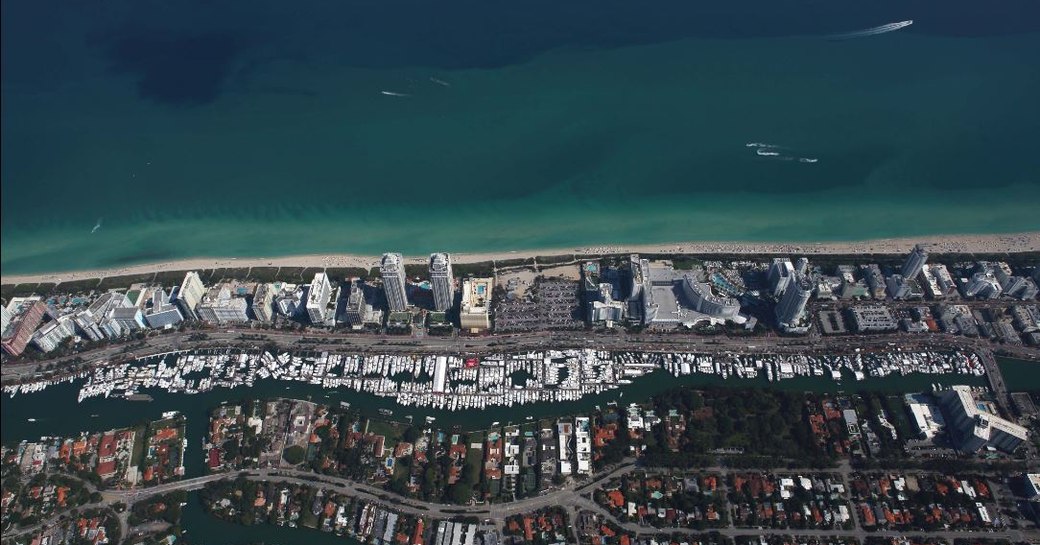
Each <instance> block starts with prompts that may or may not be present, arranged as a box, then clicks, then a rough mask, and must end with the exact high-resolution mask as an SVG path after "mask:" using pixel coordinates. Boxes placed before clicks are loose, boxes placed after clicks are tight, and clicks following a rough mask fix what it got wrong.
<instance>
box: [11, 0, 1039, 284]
mask: <svg viewBox="0 0 1040 545" xmlns="http://www.w3.org/2000/svg"><path fill="white" fill-rule="evenodd" d="M189 5H190V6H191V8H192V9H188V8H185V7H181V8H178V7H172V6H171V5H166V4H158V3H148V2H145V3H132V4H130V3H115V4H111V5H105V6H101V7H99V6H96V5H94V4H90V5H87V4H70V5H69V7H68V8H67V9H66V10H59V11H57V12H55V11H54V10H49V9H44V8H43V7H41V6H40V5H39V4H37V3H28V2H13V3H12V2H6V3H5V4H4V6H3V10H4V14H3V15H4V16H3V45H4V48H3V49H4V52H3V59H4V65H3V66H4V72H3V116H2V128H3V138H2V156H3V161H2V189H3V198H2V212H3V213H2V223H3V230H2V245H0V263H2V266H3V272H4V273H11V274H13V273H27V272H36V271H46V270H69V269H82V268H93V267H108V266H117V265H122V264H130V263H138V262H147V261H155V260H165V259H173V258H179V257H192V256H276V255H290V254H302V253H320V252H339V253H369V254H371V253H378V252H382V251H385V250H390V249H393V250H398V251H403V252H406V253H422V252H428V251H432V250H437V249H446V250H450V251H499V250H514V249H529V248H546V247H578V246H582V245H599V244H610V243H654V242H669V241H680V240H747V241H771V240H774V241H775V240H797V241H810V240H852V239H869V238H878V237H891V236H922V237H927V236H928V235H935V234H960V233H993V232H1011V231H1022V230H1036V229H1040V214H1038V213H1037V210H1040V153H1037V144H1038V141H1037V136H1036V134H1037V133H1036V128H1037V127H1038V126H1040V101H1037V100H1036V98H1035V97H1037V96H1040V68H1038V65H1037V63H1036V56H1035V52H1036V51H1037V50H1038V48H1040V33H1038V32H1037V28H1034V27H1035V26H1036V25H1035V23H1034V24H1033V27H1031V26H1030V23H1028V20H1030V17H1031V16H1032V15H1036V14H1035V13H1029V10H1032V11H1035V7H1032V8H1031V7H1028V6H1029V4H1027V3H1014V2H1012V3H1010V4H1008V6H1010V7H1008V6H1005V7H1004V8H1002V9H1003V10H1004V11H1003V12H997V11H995V10H991V11H986V12H984V13H983V14H982V15H979V14H977V13H975V12H972V11H971V9H976V8H967V7H964V6H962V5H961V3H960V2H955V3H953V4H951V5H950V6H945V7H943V8H939V7H934V8H933V7H928V6H924V5H923V4H910V5H909V7H900V6H898V5H897V4H887V3H882V4H878V6H879V8H878V10H877V12H869V11H866V12H865V11H864V10H862V9H853V8H851V7H848V6H845V8H848V9H845V8H842V9H835V10H827V9H825V8H820V7H818V6H817V5H816V4H812V3H808V4H805V5H804V6H801V7H800V9H801V10H802V12H803V13H799V12H798V11H797V10H794V12H793V13H791V12H786V11H785V12H776V13H773V12H772V11H770V14H771V15H772V17H771V18H762V17H757V16H752V15H749V14H750V13H753V12H754V10H757V9H766V10H774V9H776V8H770V7H768V5H767V4H765V3H761V2H745V3H740V4H738V5H739V6H740V7H741V9H746V10H747V11H746V12H744V11H739V10H736V8H734V9H730V8H727V7H716V8H713V9H715V10H716V11H712V9H709V8H707V7H703V6H702V7H696V8H691V7H680V5H679V4H675V5H669V6H667V9H663V10H662V13H658V14H655V15H652V16H651V15H646V14H645V13H635V14H633V13H632V12H631V11H630V10H634V9H635V8H633V7H627V8H626V7H622V6H623V5H622V4H620V3H610V2H608V3H606V4H603V5H602V6H600V7H599V8H595V7H593V6H591V5H584V7H583V8H582V9H583V11H576V8H575V10H574V11H575V12H572V11H565V12H559V10H562V9H565V8H560V7H558V6H553V5H552V4H549V3H535V4H532V5H531V6H528V10H524V11H523V13H520V12H518V10H517V8H515V7H512V8H509V7H505V5H503V4H481V5H480V6H477V5H466V6H464V5H455V4H452V5H451V6H448V7H443V8H438V9H437V10H435V9H434V8H431V7H422V8H420V7H418V5H417V4H415V3H414V2H412V3H408V2H398V3H389V4H387V5H388V6H391V7H379V6H375V5H374V4H367V3H356V5H355V3H345V4H344V5H343V6H345V7H341V8H336V9H340V10H342V11H335V12H331V13H319V14H314V13H310V14H307V15H301V14H300V13H298V12H297V11H294V10H292V9H290V8H289V7H285V6H280V5H278V4H274V3H270V4H269V3H261V4H258V5H255V6H254V5H252V4H250V8H249V10H248V11H247V10H246V9H245V7H244V6H242V7H240V8H238V9H233V8H230V7H219V6H217V7H214V6H210V5H209V4H199V5H194V4H189ZM382 5H383V4H382V3H380V6H382ZM964 5H967V4H964ZM393 6H396V7H397V8H400V10H401V12H400V13H398V12H395V11H394V10H393V9H392V7H393ZM424 6H425V5H424ZM488 6H491V7H488ZM496 6H497V7H496ZM849 6H851V5H849ZM325 9H326V10H331V9H332V8H325ZM410 9H411V10H412V11H416V12H417V13H411V14H410V13H409V12H408V10H410ZM669 9H671V10H674V13H668V10H669ZM939 9H943V10H950V11H949V12H939V11H938V10H939ZM1016 9H1017V10H1019V11H1020V12H1016ZM351 10H353V11H351ZM423 10H431V11H430V13H427V12H425V11H423ZM438 10H439V11H438ZM496 10H498V11H496ZM532 10H533V14H532V13H528V12H529V11H532ZM539 10H540V11H539ZM727 10H729V11H727ZM812 10H816V11H815V12H813V11H812ZM820 10H823V11H820ZM315 11H317V10H315ZM807 12H812V13H810V15H811V14H813V13H814V14H815V15H817V16H818V17H817V18H815V19H812V18H810V19H807V18H806V17H808V15H806V13H807ZM88 15H89V16H88ZM911 16H912V17H913V18H914V21H915V23H914V25H912V26H910V27H908V28H906V29H903V30H900V31H897V32H891V33H887V34H881V35H877V36H872V37H865V38H858V39H848V40H834V39H830V36H831V35H833V34H834V33H835V32H840V31H848V30H856V29H862V28H869V27H872V26H875V25H877V24H883V23H887V22H891V21H898V20H901V19H908V18H911ZM712 18H714V19H712ZM1036 20H1040V18H1037V19H1033V21H1036ZM597 25H598V26H597ZM742 25H744V26H742ZM383 91H388V92H390V93H395V94H396V95H389V94H384V93H383ZM749 143H763V144H769V145H770V146H775V147H771V148H755V147H748V146H747V144H749ZM756 150H763V151H769V152H772V153H777V154H778V155H759V154H758V153H756ZM799 159H804V161H800V160H799ZM813 159H814V160H815V161H813V162H810V160H813ZM98 224H100V227H99V228H97V229H94V227H95V226H96V225H98Z"/></svg>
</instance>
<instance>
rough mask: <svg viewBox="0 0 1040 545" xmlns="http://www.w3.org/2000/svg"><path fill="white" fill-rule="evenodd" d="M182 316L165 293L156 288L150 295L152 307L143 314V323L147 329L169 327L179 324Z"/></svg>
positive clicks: (182, 318)
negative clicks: (146, 325)
mask: <svg viewBox="0 0 1040 545" xmlns="http://www.w3.org/2000/svg"><path fill="white" fill-rule="evenodd" d="M182 320H184V315H183V314H181V309H180V308H178V307H177V305H175V304H173V303H171V302H170V300H169V297H168V296H167V295H166V291H165V290H163V289H162V288H158V289H156V290H155V292H153V293H152V306H151V308H149V309H148V311H147V312H145V315H144V321H145V322H146V323H147V324H148V327H152V328H160V327H170V326H173V325H176V324H179V323H181V321H182Z"/></svg>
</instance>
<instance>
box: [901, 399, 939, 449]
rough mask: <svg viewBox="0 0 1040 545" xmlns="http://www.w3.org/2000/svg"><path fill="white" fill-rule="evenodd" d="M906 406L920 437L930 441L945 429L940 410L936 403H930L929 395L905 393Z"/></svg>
mask: <svg viewBox="0 0 1040 545" xmlns="http://www.w3.org/2000/svg"><path fill="white" fill-rule="evenodd" d="M906 406H907V408H908V409H910V415H911V416H913V418H914V426H915V427H916V428H917V433H918V434H920V435H919V436H918V437H919V438H920V439H923V440H925V441H931V440H932V439H934V438H935V436H936V435H938V434H939V433H941V432H942V431H943V430H945V429H946V421H945V420H944V419H943V416H942V411H940V410H939V407H938V405H935V404H934V403H932V399H931V397H930V396H925V395H921V394H907V396H906Z"/></svg>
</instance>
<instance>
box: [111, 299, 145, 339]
mask: <svg viewBox="0 0 1040 545" xmlns="http://www.w3.org/2000/svg"><path fill="white" fill-rule="evenodd" d="M111 317H112V320H113V321H115V322H116V323H117V324H119V327H120V329H122V330H123V331H125V332H128V333H129V332H131V331H139V330H142V329H145V328H147V327H148V324H146V323H145V321H144V313H143V312H141V309H139V308H137V307H132V306H131V307H121V308H114V309H112V314H111Z"/></svg>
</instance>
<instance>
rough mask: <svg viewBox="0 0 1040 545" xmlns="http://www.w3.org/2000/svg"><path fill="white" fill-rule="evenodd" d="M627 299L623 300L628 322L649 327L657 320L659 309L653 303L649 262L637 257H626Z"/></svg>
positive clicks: (634, 255)
mask: <svg viewBox="0 0 1040 545" xmlns="http://www.w3.org/2000/svg"><path fill="white" fill-rule="evenodd" d="M626 280H627V284H628V285H627V287H628V293H629V295H628V298H627V299H626V300H625V316H626V317H627V318H628V320H629V321H630V322H633V323H637V324H641V325H649V324H650V323H651V322H653V321H654V319H656V318H657V311H658V309H659V308H660V307H659V306H658V305H657V303H656V302H654V291H653V282H652V280H651V277H650V260H648V259H640V258H639V255H637V254H632V255H630V256H629V257H628V271H627V278H626Z"/></svg>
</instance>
